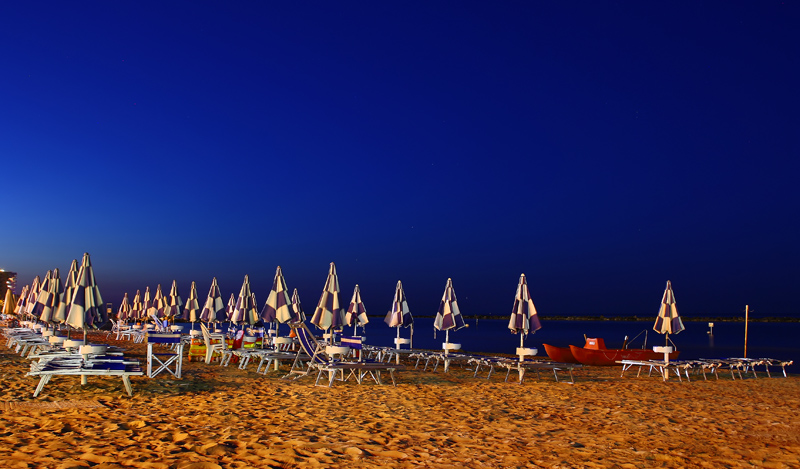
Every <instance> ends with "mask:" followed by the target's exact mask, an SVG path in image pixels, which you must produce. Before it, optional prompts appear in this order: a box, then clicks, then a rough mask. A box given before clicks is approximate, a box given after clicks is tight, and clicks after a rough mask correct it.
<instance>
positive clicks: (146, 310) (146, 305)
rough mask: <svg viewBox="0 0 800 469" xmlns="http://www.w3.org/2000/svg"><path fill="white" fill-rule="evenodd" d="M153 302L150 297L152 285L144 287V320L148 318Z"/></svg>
mask: <svg viewBox="0 0 800 469" xmlns="http://www.w3.org/2000/svg"><path fill="white" fill-rule="evenodd" d="M151 303H152V301H151V299H150V287H145V289H144V298H143V299H142V311H144V316H143V317H142V318H141V319H142V320H143V321H146V320H147V317H148V316H150V304H151Z"/></svg>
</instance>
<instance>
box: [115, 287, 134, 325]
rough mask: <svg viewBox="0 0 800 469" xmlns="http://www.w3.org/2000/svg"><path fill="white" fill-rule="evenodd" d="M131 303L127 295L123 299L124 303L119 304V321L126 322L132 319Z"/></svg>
mask: <svg viewBox="0 0 800 469" xmlns="http://www.w3.org/2000/svg"><path fill="white" fill-rule="evenodd" d="M132 310H133V308H131V303H130V301H129V300H128V294H127V293H125V296H124V297H123V298H122V302H121V303H120V304H119V309H118V310H117V321H120V322H123V323H124V322H126V321H127V320H128V319H130V318H131V311H132Z"/></svg>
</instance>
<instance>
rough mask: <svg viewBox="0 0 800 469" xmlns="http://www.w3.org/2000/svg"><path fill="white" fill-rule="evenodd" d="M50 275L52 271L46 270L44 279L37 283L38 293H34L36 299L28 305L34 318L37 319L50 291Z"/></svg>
mask: <svg viewBox="0 0 800 469" xmlns="http://www.w3.org/2000/svg"><path fill="white" fill-rule="evenodd" d="M51 275H53V271H52V270H48V271H47V273H46V274H45V276H44V280H42V282H41V283H40V284H39V293H37V294H36V300H35V301H34V302H33V304H32V305H30V306H29V307H28V309H29V311H30V314H31V316H33V318H34V320H38V319H39V318H40V317H41V316H42V313H43V312H44V305H45V303H46V302H47V298H48V294H49V293H50V276H51Z"/></svg>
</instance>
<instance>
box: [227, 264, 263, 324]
mask: <svg viewBox="0 0 800 469" xmlns="http://www.w3.org/2000/svg"><path fill="white" fill-rule="evenodd" d="M258 320H259V317H258V309H257V308H256V302H255V296H254V295H253V292H252V291H251V289H250V277H249V276H248V275H245V276H244V281H243V282H242V288H240V289H239V298H237V299H236V303H235V306H234V307H233V315H232V316H231V322H232V323H234V324H239V323H247V324H250V325H251V326H252V325H253V324H255V323H257V322H258Z"/></svg>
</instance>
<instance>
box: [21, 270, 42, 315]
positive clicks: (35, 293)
mask: <svg viewBox="0 0 800 469" xmlns="http://www.w3.org/2000/svg"><path fill="white" fill-rule="evenodd" d="M41 289H42V281H41V279H40V278H39V276H38V275H37V276H36V278H34V279H33V282H31V288H29V289H28V295H27V296H26V298H25V310H24V311H23V314H25V315H27V316H31V315H32V314H33V308H34V307H35V306H36V299H37V298H38V297H39V291H40V290H41Z"/></svg>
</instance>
